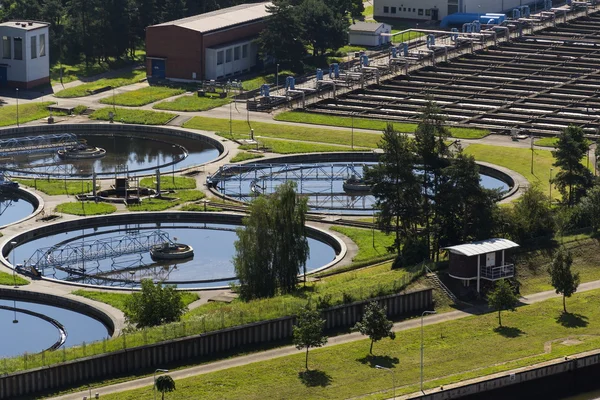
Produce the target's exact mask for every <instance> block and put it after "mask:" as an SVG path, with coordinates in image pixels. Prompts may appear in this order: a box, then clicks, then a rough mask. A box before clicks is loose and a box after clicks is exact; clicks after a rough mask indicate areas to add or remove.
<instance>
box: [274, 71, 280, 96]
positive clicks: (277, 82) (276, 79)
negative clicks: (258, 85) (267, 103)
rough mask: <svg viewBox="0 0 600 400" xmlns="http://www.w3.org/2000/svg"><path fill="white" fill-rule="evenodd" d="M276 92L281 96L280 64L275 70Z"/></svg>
mask: <svg viewBox="0 0 600 400" xmlns="http://www.w3.org/2000/svg"><path fill="white" fill-rule="evenodd" d="M275 90H277V94H279V64H277V69H276V70H275Z"/></svg>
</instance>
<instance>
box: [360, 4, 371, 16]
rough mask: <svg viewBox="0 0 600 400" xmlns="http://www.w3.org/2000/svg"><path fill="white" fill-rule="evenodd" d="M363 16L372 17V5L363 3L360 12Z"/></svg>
mask: <svg viewBox="0 0 600 400" xmlns="http://www.w3.org/2000/svg"><path fill="white" fill-rule="evenodd" d="M362 15H363V16H364V17H365V18H373V6H367V5H365V11H363V12H362Z"/></svg>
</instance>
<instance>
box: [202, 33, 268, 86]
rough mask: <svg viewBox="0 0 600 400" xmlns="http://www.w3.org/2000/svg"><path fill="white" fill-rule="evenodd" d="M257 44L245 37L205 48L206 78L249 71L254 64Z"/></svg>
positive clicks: (216, 77)
mask: <svg viewBox="0 0 600 400" xmlns="http://www.w3.org/2000/svg"><path fill="white" fill-rule="evenodd" d="M257 54H258V45H257V44H256V40H254V39H247V40H242V41H239V42H235V43H227V44H223V45H220V46H214V47H207V48H206V50H205V61H204V62H205V71H206V72H205V75H206V79H220V78H223V77H226V76H230V75H236V74H239V73H242V72H247V71H250V68H252V67H254V66H255V65H256V59H257V57H256V56H257Z"/></svg>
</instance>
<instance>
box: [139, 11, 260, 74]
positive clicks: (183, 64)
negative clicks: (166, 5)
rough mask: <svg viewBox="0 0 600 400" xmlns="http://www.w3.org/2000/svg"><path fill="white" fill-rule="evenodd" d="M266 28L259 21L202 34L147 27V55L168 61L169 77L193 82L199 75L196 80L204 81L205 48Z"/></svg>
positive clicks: (148, 62)
mask: <svg viewBox="0 0 600 400" xmlns="http://www.w3.org/2000/svg"><path fill="white" fill-rule="evenodd" d="M263 28H264V22H262V21H260V22H255V23H249V24H247V25H242V26H239V27H234V28H231V29H225V30H223V31H216V32H214V33H207V34H206V35H202V34H201V33H200V32H196V31H192V30H190V29H185V28H181V27H178V26H154V27H148V28H147V29H146V55H147V56H148V57H162V58H166V62H165V69H166V71H165V76H166V77H167V78H178V79H192V72H196V76H197V79H204V49H206V48H207V47H211V46H217V45H220V44H224V43H228V42H234V41H237V40H242V39H246V38H250V37H253V36H257V35H258V34H259V33H260V31H261V30H263ZM146 74H147V75H148V76H150V75H152V61H151V59H147V60H146Z"/></svg>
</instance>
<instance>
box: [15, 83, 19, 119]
mask: <svg viewBox="0 0 600 400" xmlns="http://www.w3.org/2000/svg"><path fill="white" fill-rule="evenodd" d="M15 90H16V91H17V127H19V88H16V89H15Z"/></svg>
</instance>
